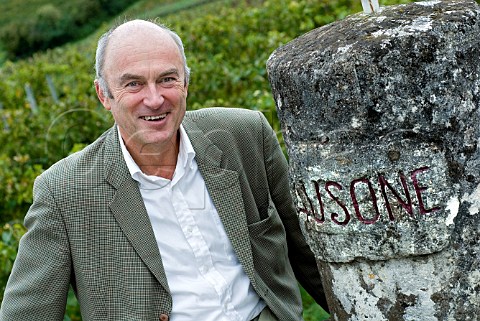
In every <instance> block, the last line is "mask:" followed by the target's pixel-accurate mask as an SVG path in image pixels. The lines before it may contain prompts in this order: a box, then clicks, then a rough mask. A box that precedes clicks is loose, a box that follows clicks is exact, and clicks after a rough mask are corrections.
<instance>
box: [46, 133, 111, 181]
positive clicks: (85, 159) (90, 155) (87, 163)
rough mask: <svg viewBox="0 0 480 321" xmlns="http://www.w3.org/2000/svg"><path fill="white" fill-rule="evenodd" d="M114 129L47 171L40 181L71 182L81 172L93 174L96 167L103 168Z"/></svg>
mask: <svg viewBox="0 0 480 321" xmlns="http://www.w3.org/2000/svg"><path fill="white" fill-rule="evenodd" d="M113 130H114V128H110V129H109V130H107V131H106V132H104V133H103V134H102V135H101V136H99V137H98V138H97V139H96V140H95V141H94V142H93V143H91V144H89V145H88V146H86V147H85V148H84V149H82V150H81V151H78V152H76V153H73V154H71V155H69V156H67V157H65V158H63V159H61V160H59V161H58V162H56V163H55V164H53V165H52V166H50V167H49V168H48V169H47V170H45V171H44V172H43V173H42V174H41V175H40V176H39V177H38V180H42V179H47V180H53V181H57V180H61V181H62V182H65V181H69V180H71V179H72V176H75V175H77V174H78V173H79V172H82V173H86V172H91V170H92V169H94V168H95V167H99V168H101V167H102V166H101V165H102V164H103V162H104V157H103V155H104V149H105V148H104V147H105V144H106V141H107V140H108V138H109V136H111V135H112V134H113V133H114V132H113Z"/></svg>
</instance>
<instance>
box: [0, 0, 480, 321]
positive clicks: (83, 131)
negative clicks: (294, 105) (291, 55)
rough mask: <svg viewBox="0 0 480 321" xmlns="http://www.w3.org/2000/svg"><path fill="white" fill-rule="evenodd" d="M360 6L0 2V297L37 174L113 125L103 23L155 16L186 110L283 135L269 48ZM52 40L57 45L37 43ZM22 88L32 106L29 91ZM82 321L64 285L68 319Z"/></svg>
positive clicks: (304, 1) (274, 1)
mask: <svg viewBox="0 0 480 321" xmlns="http://www.w3.org/2000/svg"><path fill="white" fill-rule="evenodd" d="M478 1H480V0H477V2H478ZM408 2H412V1H411V0H384V1H382V0H381V1H380V3H381V4H382V5H391V4H398V3H408ZM112 3H116V4H118V6H117V5H115V6H114V7H112V6H111V4H112ZM26 4H27V6H26ZM105 8H108V9H105ZM125 8H126V10H125V11H121V10H122V9H125ZM360 11H361V4H360V1H359V0H297V1H286V0H267V1H260V0H238V1H233V0H217V1H199V0H197V1H195V0H180V1H174V0H166V1H158V0H139V1H113V2H112V1H84V0H72V1H58V0H55V1H54V0H51V1H43V0H30V1H27V0H23V1H19V0H12V1H0V12H2V16H1V20H0V42H2V43H3V46H2V47H1V48H0V88H2V90H0V146H2V147H1V150H0V180H1V182H2V184H0V200H2V202H1V203H0V235H1V239H0V301H1V299H2V297H3V292H4V287H5V285H6V281H7V278H8V275H9V273H10V270H11V267H12V263H13V261H14V259H15V256H16V250H17V247H18V240H19V239H20V237H21V236H22V235H23V233H24V232H25V229H24V227H23V226H22V224H21V223H22V221H23V217H24V215H25V213H26V211H27V210H28V207H29V206H30V204H31V202H32V185H33V181H34V179H35V177H36V176H37V175H38V174H40V173H41V172H42V171H43V170H45V169H46V168H48V167H49V166H51V165H52V164H53V163H54V162H56V161H57V160H59V159H61V158H63V157H65V156H66V155H68V154H69V153H72V152H74V151H77V150H80V149H81V148H83V147H84V146H85V145H86V144H88V143H90V142H92V141H93V140H94V139H95V138H96V137H97V136H99V135H100V134H101V133H102V132H103V131H104V130H106V129H107V128H108V127H110V126H111V125H112V123H113V122H112V119H111V116H110V115H109V114H108V113H107V112H106V111H104V110H103V108H102V107H101V105H100V104H99V102H98V101H97V98H96V94H95V90H94V87H93V83H92V80H93V77H94V70H93V62H94V55H95V45H96V40H97V39H98V37H99V36H100V35H101V34H102V33H103V32H105V31H106V30H107V29H108V28H109V27H111V26H112V25H113V24H115V23H117V22H119V21H122V20H124V19H131V18H144V19H145V18H146V19H150V18H158V20H159V21H161V22H162V23H164V24H166V25H167V26H169V27H171V28H172V29H174V30H175V31H176V32H177V33H178V34H179V35H180V36H181V37H182V39H183V40H184V44H185V49H186V54H187V59H188V63H189V66H190V67H191V69H192V75H191V83H190V87H189V97H188V105H189V109H198V108H204V107H211V106H234V107H242V108H250V109H256V110H261V111H263V112H264V113H265V114H266V116H267V118H268V119H269V120H270V122H271V124H272V126H273V127H274V129H275V130H277V132H278V133H279V139H280V141H281V135H280V126H279V124H278V119H277V118H276V111H275V103H274V101H273V99H272V97H271V93H270V87H269V83H268V79H267V74H266V69H265V63H266V61H267V59H268V57H269V55H270V54H271V53H272V52H273V51H274V50H275V49H276V48H278V47H279V46H281V45H282V44H285V43H286V42H288V41H290V40H292V39H294V38H295V37H298V36H300V35H301V34H304V33H306V32H307V31H309V30H312V29H314V28H317V27H319V26H322V25H324V24H327V23H330V22H333V21H335V20H339V19H343V18H344V17H346V16H347V15H350V14H354V13H358V12H360ZM5 13H6V14H5ZM112 17H113V18H112ZM26 26H28V28H27V27H26ZM22 28H24V29H25V28H27V29H28V30H27V31H28V32H26V33H25V34H23V33H22V32H23V31H21V30H23V29H22ZM14 31H19V32H18V34H17V35H14ZM31 33H32V34H33V35H32V34H31ZM22 35H23V36H24V37H23V36H22ZM8 37H10V38H8ZM12 37H17V38H15V39H13V38H12ZM22 37H23V38H22ZM28 37H30V38H28ZM21 38H22V39H23V40H22V39H21ZM12 39H13V40H12ZM22 41H23V42H22ZM19 43H20V44H22V43H23V45H22V46H23V48H25V50H24V51H22V52H18V48H22V46H20V47H18V48H17V49H12V48H14V47H15V46H14V45H15V44H17V45H18V44H19ZM63 43H66V44H65V45H62V46H58V45H59V44H63ZM50 47H55V48H54V49H49V50H46V51H42V50H44V49H46V48H50ZM47 77H49V78H50V79H51V80H52V82H53V87H54V88H55V92H54V93H53V94H52V91H51V88H50V87H49V85H48V82H47ZM27 86H29V87H30V88H31V89H32V91H33V93H34V97H35V100H36V105H37V108H34V105H33V104H32V103H31V102H29V101H28V100H27V99H26V92H25V91H26V87H27ZM302 294H303V296H304V307H305V320H306V321H313V320H324V319H325V318H326V317H327V315H326V314H325V313H324V312H323V310H322V309H321V308H319V307H318V306H317V305H316V304H314V303H313V302H312V299H311V298H310V297H309V296H308V295H307V294H306V293H305V292H303V293H302ZM80 319H81V318H80V315H79V310H78V305H77V303H76V300H75V298H74V296H73V294H72V293H71V294H70V296H69V300H68V305H67V312H66V315H65V320H80Z"/></svg>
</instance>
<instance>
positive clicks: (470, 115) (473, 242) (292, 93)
mask: <svg viewBox="0 0 480 321" xmlns="http://www.w3.org/2000/svg"><path fill="white" fill-rule="evenodd" d="M267 69H268V73H269V77H270V83H271V86H272V92H273V96H274V98H275V101H276V104H277V110H278V115H279V118H280V121H281V124H282V130H283V135H284V139H285V143H286V146H287V149H288V155H289V162H290V170H291V172H290V182H291V191H292V194H293V196H294V199H295V201H296V206H297V210H298V214H299V220H300V225H301V226H302V230H303V232H304V234H305V237H306V238H307V240H308V243H309V245H310V246H311V248H312V250H313V252H314V253H315V256H316V258H317V262H318V267H319V270H320V272H321V274H322V276H323V282H324V287H325V291H326V292H327V296H328V302H329V306H330V310H331V313H332V318H331V319H332V320H341V321H344V320H362V321H363V320H375V321H377V320H415V321H430V320H431V321H433V320H462V321H466V320H477V319H480V213H479V212H480V144H479V137H480V130H479V128H480V7H479V5H478V4H477V3H476V2H475V1H472V0H451V1H424V2H417V3H411V4H408V5H398V6H391V7H383V8H381V11H380V12H377V13H374V14H370V15H366V14H364V13H359V14H355V15H352V16H349V17H347V18H346V19H344V20H342V21H337V22H335V23H332V24H330V25H327V26H324V27H321V28H319V29H316V30H313V31H311V32H309V33H307V34H305V35H303V36H301V37H299V38H297V39H295V40H293V41H292V42H290V43H288V44H287V45H285V46H283V47H281V48H278V49H277V50H276V51H275V52H274V53H273V54H272V55H271V57H270V59H269V61H268V63H267Z"/></svg>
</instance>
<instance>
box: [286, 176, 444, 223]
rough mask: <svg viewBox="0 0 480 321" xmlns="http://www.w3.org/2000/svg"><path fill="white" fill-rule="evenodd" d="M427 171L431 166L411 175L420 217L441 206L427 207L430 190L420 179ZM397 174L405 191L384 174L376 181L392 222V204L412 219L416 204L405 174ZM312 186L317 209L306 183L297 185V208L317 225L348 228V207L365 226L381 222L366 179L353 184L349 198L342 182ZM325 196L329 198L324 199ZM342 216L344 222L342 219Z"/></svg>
mask: <svg viewBox="0 0 480 321" xmlns="http://www.w3.org/2000/svg"><path fill="white" fill-rule="evenodd" d="M428 170H429V167H420V168H418V169H415V170H413V171H412V172H411V173H410V178H411V183H412V185H413V189H414V190H415V195H416V197H417V202H418V203H417V204H418V205H417V207H418V212H419V213H420V214H421V215H426V214H429V213H432V212H434V211H438V210H440V209H441V208H440V207H432V208H431V209H427V208H425V203H424V200H423V198H422V192H424V191H426V190H427V187H425V186H421V184H420V183H419V178H418V176H419V175H420V174H421V173H424V172H426V171H428ZM398 175H399V179H400V183H401V186H402V189H403V191H402V192H399V191H397V190H395V188H394V187H392V185H391V184H390V183H389V182H388V181H387V179H386V178H385V176H384V175H383V174H378V180H377V182H378V186H379V190H380V194H381V198H382V199H383V202H384V205H385V208H386V211H387V213H388V218H389V220H390V221H395V219H396V217H395V215H394V211H393V210H392V204H391V202H392V201H395V202H397V203H398V204H399V205H400V206H401V208H402V209H403V210H404V211H405V212H406V214H408V215H409V216H410V217H412V218H413V217H414V205H413V202H412V199H411V197H410V192H409V189H408V184H407V178H406V176H405V175H404V174H403V173H402V172H399V173H398ZM310 183H311V184H312V185H311V187H312V188H313V190H314V191H315V194H314V198H316V199H317V202H318V206H316V205H314V202H313V201H312V198H310V197H309V195H308V193H307V189H306V186H305V184H304V183H303V182H302V181H300V182H299V183H297V184H295V186H294V190H295V192H296V194H297V197H298V199H299V200H298V202H297V203H300V204H299V205H301V206H299V207H297V211H298V212H300V213H305V214H306V215H307V216H309V217H312V218H313V219H314V220H315V221H316V222H317V223H321V224H322V223H325V221H327V220H328V218H330V219H331V221H332V222H333V223H335V224H337V225H340V226H345V225H347V224H348V223H349V222H350V220H351V214H350V211H349V209H348V206H349V204H351V205H352V206H353V211H354V213H355V216H356V217H357V219H358V220H359V221H360V222H362V223H364V224H374V223H376V222H377V221H378V220H379V219H380V215H381V212H380V210H379V207H378V199H377V195H376V193H375V189H374V185H373V183H372V181H371V180H370V179H368V178H367V177H362V178H358V179H354V180H353V181H351V182H350V186H349V187H350V193H349V195H347V193H342V191H343V190H344V187H343V186H342V185H341V184H340V183H339V182H334V181H326V182H325V183H324V184H323V189H322V188H321V187H322V186H321V185H322V184H320V182H319V181H316V180H312V181H311V182H310ZM401 194H403V195H401ZM342 195H343V198H345V197H346V195H347V200H344V199H342ZM359 195H361V196H360V197H361V201H359ZM323 197H327V198H325V199H324V198H323ZM362 205H363V206H362ZM329 206H330V207H332V206H333V207H335V208H337V209H338V208H340V209H341V210H342V211H343V214H339V213H336V212H335V211H334V210H333V209H332V211H329V210H328V207H329ZM317 208H318V210H317ZM366 209H368V210H366ZM397 215H398V213H397ZM328 216H330V217H328ZM340 217H342V218H343V219H339V218H340Z"/></svg>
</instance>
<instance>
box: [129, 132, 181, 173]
mask: <svg viewBox="0 0 480 321" xmlns="http://www.w3.org/2000/svg"><path fill="white" fill-rule="evenodd" d="M179 148H180V132H178V134H177V135H176V138H175V142H174V143H173V144H170V143H168V144H162V145H160V146H159V145H157V144H151V145H147V146H144V147H143V148H142V149H141V150H138V149H135V148H129V147H128V146H127V149H128V151H129V152H130V154H131V155H132V158H133V160H134V161H135V163H136V164H137V165H138V167H140V170H141V171H142V172H143V173H145V174H147V175H153V176H159V177H163V178H166V179H169V180H171V179H172V178H173V173H174V172H175V167H176V166H177V159H178V151H179Z"/></svg>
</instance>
